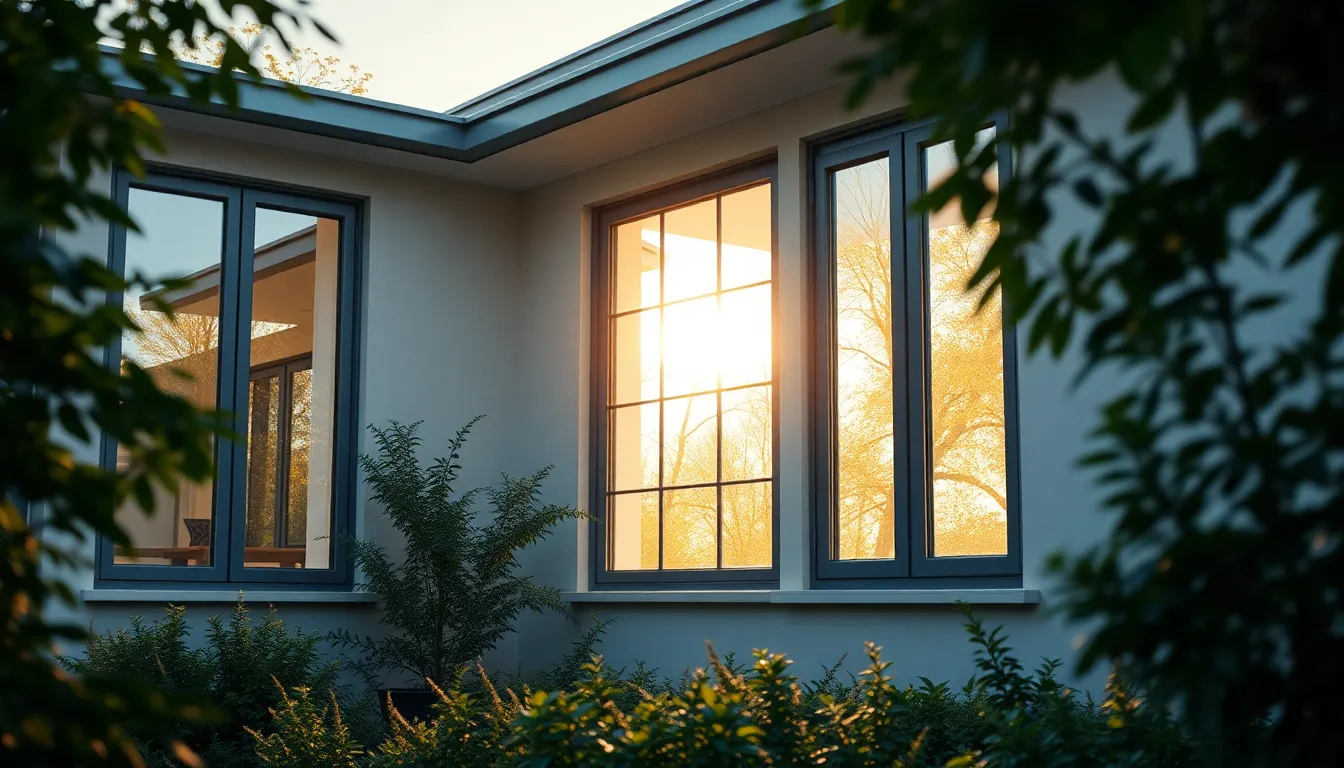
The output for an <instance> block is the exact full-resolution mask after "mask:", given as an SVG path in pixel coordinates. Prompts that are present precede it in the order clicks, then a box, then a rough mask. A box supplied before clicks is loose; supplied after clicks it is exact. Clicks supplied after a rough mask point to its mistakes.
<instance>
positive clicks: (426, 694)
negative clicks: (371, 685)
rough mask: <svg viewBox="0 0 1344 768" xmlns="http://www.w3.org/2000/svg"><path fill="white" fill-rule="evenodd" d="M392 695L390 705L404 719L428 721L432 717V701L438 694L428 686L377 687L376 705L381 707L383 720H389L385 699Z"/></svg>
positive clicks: (390, 715) (435, 699) (390, 716)
mask: <svg viewBox="0 0 1344 768" xmlns="http://www.w3.org/2000/svg"><path fill="white" fill-rule="evenodd" d="M389 696H391V697H392V706H394V707H396V708H397V712H399V713H401V716H402V717H404V718H406V720H408V721H410V720H419V721H421V722H425V723H427V722H429V721H430V720H432V719H433V718H434V702H436V701H438V700H439V696H438V694H436V693H434V692H433V691H431V690H429V689H428V688H379V689H378V705H379V706H381V707H382V708H383V720H385V721H388V722H391V720H392V713H391V712H389V711H388V710H387V699H388V697H389Z"/></svg>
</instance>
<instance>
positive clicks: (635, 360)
mask: <svg viewBox="0 0 1344 768" xmlns="http://www.w3.org/2000/svg"><path fill="white" fill-rule="evenodd" d="M661 312H662V310H660V309H650V310H647V311H644V312H634V313H632V314H629V315H621V316H620V317H617V318H616V319H615V320H613V321H612V322H611V325H612V332H611V344H612V349H614V350H615V353H616V354H615V355H614V356H613V362H614V365H613V366H612V379H613V381H612V383H611V393H612V397H613V398H614V399H613V400H612V402H613V403H638V402H643V401H645V400H656V399H657V398H658V368H659V366H660V365H661V364H662V357H661V355H660V354H659V352H658V349H659V346H660V344H659V342H660V339H661V337H662V332H661V329H660V327H659V322H658V317H659V314H660V313H661Z"/></svg>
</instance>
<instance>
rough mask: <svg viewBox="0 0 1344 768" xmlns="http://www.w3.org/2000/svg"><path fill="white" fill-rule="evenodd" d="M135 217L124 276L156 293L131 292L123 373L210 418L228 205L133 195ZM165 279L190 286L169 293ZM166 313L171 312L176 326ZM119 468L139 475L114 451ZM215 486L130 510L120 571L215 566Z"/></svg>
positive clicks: (157, 497) (192, 486)
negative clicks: (124, 566) (133, 371)
mask: <svg viewBox="0 0 1344 768" xmlns="http://www.w3.org/2000/svg"><path fill="white" fill-rule="evenodd" d="M128 208H129V212H130V214H131V217H132V218H133V219H135V221H136V222H137V223H138V224H139V225H140V228H141V231H140V232H138V233H137V232H130V233H128V234H127V236H126V265H125V266H126V274H127V275H128V276H133V275H135V274H137V273H138V274H140V275H142V276H143V277H145V278H146V279H148V280H149V281H150V283H151V286H150V288H148V289H145V288H144V287H136V288H133V289H131V290H128V291H126V293H125V295H124V297H123V308H124V309H125V310H126V314H127V315H129V316H130V318H131V319H132V320H134V321H135V323H136V325H138V326H139V327H140V329H141V331H140V332H131V331H127V332H125V333H123V334H122V338H121V357H122V366H123V369H124V368H125V366H127V365H130V364H134V365H138V366H139V367H141V368H143V369H144V370H145V371H146V372H147V373H148V374H149V376H150V377H151V378H153V380H154V382H155V383H156V384H158V386H159V388H161V389H163V390H165V391H168V392H172V393H175V394H177V395H180V396H182V397H183V398H185V399H187V400H188V401H190V402H191V403H193V404H195V405H196V406H198V407H200V408H206V409H209V408H214V407H215V405H216V402H217V400H216V398H217V394H218V389H219V289H220V285H221V281H220V279H221V276H222V275H221V272H222V264H221V260H222V255H223V236H224V204H223V203H221V202H218V201H214V200H201V199H198V198H194V197H185V196H183V195H173V194H167V193H163V192H149V191H146V190H142V189H132V190H131V191H130V198H129V206H128ZM169 279H179V280H182V281H184V282H183V283H182V284H181V285H178V286H175V287H172V288H168V287H167V286H165V285H164V283H165V282H166V281H167V280H169ZM165 308H169V309H171V310H172V315H171V316H170V315H169V313H168V312H166V311H164V310H165ZM117 453H118V468H119V469H122V470H125V471H134V470H135V468H134V467H132V466H130V454H129V453H128V452H127V451H125V450H123V449H118V452H117ZM214 498H215V484H214V481H213V480H205V481H203V482H200V483H183V484H182V485H180V486H179V487H178V488H177V490H176V491H171V490H166V489H161V488H156V489H155V490H154V507H153V510H152V514H149V515H146V514H144V512H142V511H141V509H140V507H139V505H138V504H136V503H135V502H134V501H128V502H127V503H126V504H124V505H122V506H121V507H120V508H118V509H117V513H116V517H117V522H118V523H119V524H120V525H121V526H122V528H123V529H124V530H125V531H126V532H127V534H128V535H129V536H130V540H131V543H132V546H131V547H130V548H126V549H123V548H118V549H117V551H116V552H115V553H114V558H113V559H114V562H116V563H136V564H141V565H209V564H210V562H211V550H212V547H211V545H212V542H213V530H212V529H213V520H214Z"/></svg>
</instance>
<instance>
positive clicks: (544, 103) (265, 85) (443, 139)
mask: <svg viewBox="0 0 1344 768" xmlns="http://www.w3.org/2000/svg"><path fill="white" fill-rule="evenodd" d="M836 2H838V0H826V5H827V6H830V5H833V4H835V3H836ZM829 25H830V14H829V10H823V11H820V12H816V13H811V14H809V13H807V12H806V11H805V10H804V9H803V8H802V5H801V2H800V0H695V1H694V2H690V3H684V4H682V5H680V6H677V7H676V8H673V9H671V10H669V11H667V12H666V13H663V14H661V15H659V16H656V17H654V18H652V19H649V20H648V21H646V22H644V23H642V24H639V25H637V26H635V27H632V28H630V29H628V30H626V31H624V32H621V33H620V34H618V35H615V36H613V37H610V38H607V39H606V40H603V41H601V42H599V43H596V44H594V45H592V46H589V47H588V48H585V49H583V50H581V51H578V52H576V53H574V54H571V55H569V56H566V57H565V58H563V59H560V60H558V61H556V62H553V63H551V64H548V65H547V66H545V67H543V68H541V69H539V70H537V71H535V72H533V73H531V74H528V75H525V76H523V77H521V78H519V79H517V80H514V81H513V82H511V83H507V84H505V85H503V86H500V87H499V88H496V89H494V90H492V91H489V92H487V93H485V94H482V95H481V96H478V97H476V98H474V99H472V100H470V101H468V102H466V103H464V104H462V105H459V106H458V107H455V108H454V109H452V110H450V113H438V112H433V111H430V110H423V109H416V108H414V107H406V106H402V105H398V104H390V103H388V102H382V101H377V100H374V99H368V98H364V97H359V96H350V95H347V94H340V93H333V92H331V91H323V90H319V89H314V88H305V89H303V90H304V91H305V92H307V93H308V95H309V98H307V99H302V100H301V99H295V98H294V97H293V96H292V95H291V94H290V93H288V92H287V89H286V88H285V87H284V86H283V84H282V83H280V82H278V81H274V80H263V81H261V82H254V81H248V80H243V81H241V82H240V83H239V98H238V108H237V109H236V110H230V109H229V108H228V107H227V106H226V105H224V104H222V103H212V104H199V103H196V102H194V101H192V100H190V99H188V98H186V96H185V94H181V93H174V94H170V95H164V96H157V95H156V96H148V95H146V94H145V93H144V92H143V91H142V90H141V89H140V88H139V87H138V86H137V84H136V83H135V81H134V80H133V79H132V78H130V77H129V76H127V75H126V74H125V73H124V72H123V71H121V67H120V56H121V54H122V52H121V51H120V50H117V49H114V48H108V49H106V50H105V62H106V64H107V66H108V67H109V70H110V71H111V72H112V74H113V76H114V78H115V80H116V82H117V85H118V89H119V91H120V92H121V93H122V94H123V95H125V96H127V97H129V98H136V99H140V100H143V101H145V102H147V103H150V104H153V105H158V106H164V107H170V108H173V109H179V110H183V111H188V112H195V113H202V114H211V115H216V116H219V117H225V118H228V119H232V120H238V121H242V122H247V123H253V124H257V125H264V126H269V127H274V128H283V129H287V130H292V131H298V132H300V133H307V134H311V135H315V136H324V137H328V138H334V139H342V140H347V141H354V142H359V143H362V144H367V145H371V146H376V147H384V148H387V149H394V150H400V151H404V152H411V153H415V154H421V155H427V156H431V157H439V158H444V159H447V160H455V161H459V162H464V163H471V162H475V161H477V160H481V159H483V158H485V157H489V156H490V155H493V154H496V153H498V152H502V151H504V150H506V149H508V148H510V147H514V146H517V145H519V144H523V143H525V142H527V141H530V140H532V139H535V138H537V137H539V136H542V135H545V134H547V133H550V132H552V131H555V130H558V129H560V128H563V127H565V126H568V125H572V124H574V123H577V122H580V121H582V120H585V119H587V118H590V117H593V116H595V115H598V114H601V113H603V112H605V111H608V110H611V109H615V108H616V107H619V106H621V105H622V104H627V103H629V102H631V101H634V100H636V99H639V98H642V97H644V96H648V95H650V94H652V93H656V92H658V91H660V90H663V89H666V88H670V87H672V86H674V85H677V84H678V83H682V82H685V81H687V80H690V79H692V78H695V77H698V76H699V75H703V74H705V73H707V72H711V71H713V70H715V69H719V68H721V67H725V66H728V65H730V64H732V63H734V62H737V61H741V60H742V59H745V58H748V57H750V56H754V55H756V54H758V53H763V52H765V51H768V50H770V49H772V48H776V47H778V46H780V45H784V44H786V43H788V42H789V41H791V40H794V39H796V38H797V37H800V36H802V35H806V34H810V33H812V32H815V31H817V30H820V29H823V28H825V27H827V26H829ZM193 66H194V65H193Z"/></svg>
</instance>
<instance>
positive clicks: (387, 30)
mask: <svg viewBox="0 0 1344 768" xmlns="http://www.w3.org/2000/svg"><path fill="white" fill-rule="evenodd" d="M681 1H682V0H312V3H311V6H310V10H311V15H312V16H313V17H314V18H316V19H317V20H318V21H320V22H322V24H323V25H324V26H325V27H326V28H327V29H329V30H331V31H332V32H333V33H334V34H335V35H336V36H337V38H339V40H340V43H339V44H332V43H328V42H326V41H324V40H322V38H321V36H319V35H317V34H316V33H312V32H310V33H308V34H302V35H300V36H299V37H298V39H297V40H295V41H293V42H295V44H297V45H299V46H301V47H302V46H312V47H314V48H317V49H318V50H320V51H321V52H323V53H330V54H332V55H335V56H339V57H340V58H341V60H342V61H343V62H344V63H349V64H357V65H359V66H360V67H361V68H362V69H364V70H365V71H367V72H372V73H373V75H374V79H373V82H372V83H371V84H370V88H369V93H368V94H366V95H367V96H369V97H370V98H374V99H379V100H380V101H391V102H395V103H398V104H406V105H410V106H414V107H421V108H424V109H432V110H435V111H442V110H445V109H448V108H450V107H453V106H455V105H457V104H460V103H461V102H463V101H466V100H467V99H469V98H471V97H473V96H476V95H478V94H481V93H483V92H485V91H487V90H489V89H491V88H493V87H495V86H497V85H502V84H504V83H506V82H508V81H509V80H512V79H514V78H515V77H518V76H519V75H524V74H526V73H528V72H530V71H532V70H534V69H536V68H538V67H541V66H544V65H545V64H548V63H550V62H552V61H554V60H556V59H558V58H561V57H562V56H564V55H566V54H568V53H572V52H574V51H577V50H579V49H580V48H583V47H585V46H587V45H590V44H592V43H595V42H597V41H598V40H601V39H603V38H605V37H609V36H610V35H613V34H615V33H617V32H620V31H621V30H623V29H626V28H627V27H631V26H633V25H635V24H638V23H639V22H641V21H643V20H645V19H648V18H650V17H652V16H656V15H657V14H659V13H662V12H663V11H666V10H667V9H669V8H672V7H674V6H677V5H680V4H681Z"/></svg>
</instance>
